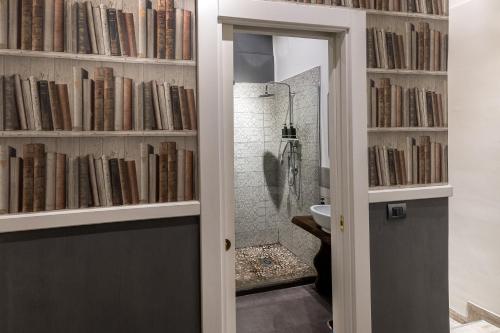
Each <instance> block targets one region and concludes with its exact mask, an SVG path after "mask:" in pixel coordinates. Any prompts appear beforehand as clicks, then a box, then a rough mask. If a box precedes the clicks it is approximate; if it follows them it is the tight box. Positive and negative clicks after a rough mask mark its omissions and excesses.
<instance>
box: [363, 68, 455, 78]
mask: <svg viewBox="0 0 500 333" xmlns="http://www.w3.org/2000/svg"><path fill="white" fill-rule="evenodd" d="M366 72H367V73H368V74H385V75H418V76H443V77H447V76H448V72H441V71H439V72H436V71H420V70H411V69H385V68H367V69H366Z"/></svg>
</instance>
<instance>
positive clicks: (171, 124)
mask: <svg viewBox="0 0 500 333" xmlns="http://www.w3.org/2000/svg"><path fill="white" fill-rule="evenodd" d="M163 88H165V103H166V105H167V123H168V128H167V129H168V130H170V131H173V130H174V115H173V114H172V98H171V96H170V84H168V83H167V82H165V83H164V84H163Z"/></svg>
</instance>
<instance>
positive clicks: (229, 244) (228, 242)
mask: <svg viewBox="0 0 500 333" xmlns="http://www.w3.org/2000/svg"><path fill="white" fill-rule="evenodd" d="M230 249H231V241H230V240H229V239H226V251H229V250H230Z"/></svg>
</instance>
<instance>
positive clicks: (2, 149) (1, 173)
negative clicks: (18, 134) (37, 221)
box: [0, 144, 10, 214]
mask: <svg viewBox="0 0 500 333" xmlns="http://www.w3.org/2000/svg"><path fill="white" fill-rule="evenodd" d="M9 171H10V154H9V147H8V146H7V145H4V144H2V145H0V214H8V213H9V205H10V200H9V183H10V173H9Z"/></svg>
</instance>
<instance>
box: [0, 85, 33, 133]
mask: <svg viewBox="0 0 500 333" xmlns="http://www.w3.org/2000/svg"><path fill="white" fill-rule="evenodd" d="M21 86H22V90H23V102H24V111H25V112H26V121H27V122H28V128H29V129H30V130H32V131H34V130H35V129H36V127H35V115H34V114H33V100H32V98H31V86H30V81H29V80H23V81H22V82H21ZM0 100H1V99H0Z"/></svg>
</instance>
